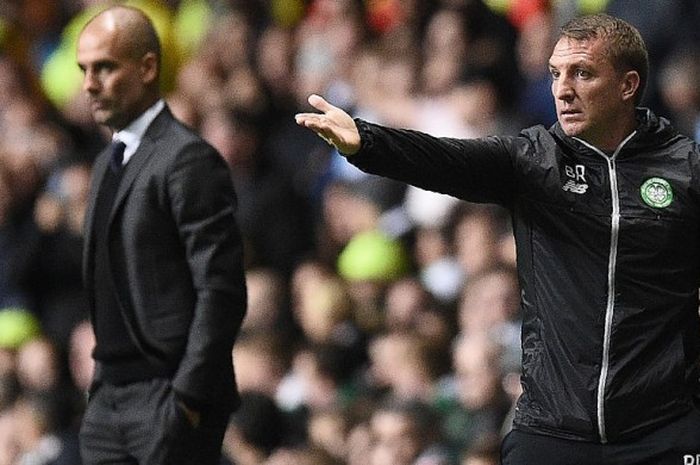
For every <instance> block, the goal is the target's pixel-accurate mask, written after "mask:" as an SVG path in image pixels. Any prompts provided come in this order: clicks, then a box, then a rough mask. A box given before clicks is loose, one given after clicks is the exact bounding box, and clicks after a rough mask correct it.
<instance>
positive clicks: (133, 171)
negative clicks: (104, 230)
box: [109, 106, 173, 224]
mask: <svg viewBox="0 0 700 465" xmlns="http://www.w3.org/2000/svg"><path fill="white" fill-rule="evenodd" d="M172 118H173V117H172V114H171V113H170V111H169V109H168V108H167V106H166V107H165V108H164V109H163V111H161V112H160V114H158V116H157V117H156V119H154V120H153V122H152V123H151V125H150V126H149V127H148V130H146V133H145V134H144V136H143V139H141V144H140V145H139V148H138V149H137V150H136V152H135V153H134V155H133V156H132V157H131V159H130V160H129V162H128V163H127V164H126V167H125V169H124V174H123V177H122V180H121V182H120V183H119V190H118V191H117V196H116V198H115V199H114V205H113V206H112V211H111V212H110V214H109V222H110V224H111V223H112V221H114V216H115V215H116V213H117V211H118V210H119V208H120V207H121V204H122V203H123V202H124V199H125V198H126V196H127V194H128V193H129V191H130V190H131V186H132V185H133V184H134V181H135V180H136V178H137V177H138V176H139V174H141V173H142V172H143V171H144V167H145V166H146V164H147V163H148V160H149V159H150V158H151V156H152V155H153V153H154V152H155V149H156V142H157V140H158V139H159V138H160V136H161V133H162V132H163V131H164V130H165V128H166V126H167V125H168V124H169V123H170V121H171V120H172Z"/></svg>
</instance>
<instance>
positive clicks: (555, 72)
mask: <svg viewBox="0 0 700 465" xmlns="http://www.w3.org/2000/svg"><path fill="white" fill-rule="evenodd" d="M549 74H551V75H552V79H558V78H559V74H560V73H559V71H557V70H555V69H550V70H549Z"/></svg>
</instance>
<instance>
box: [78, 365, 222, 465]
mask: <svg viewBox="0 0 700 465" xmlns="http://www.w3.org/2000/svg"><path fill="white" fill-rule="evenodd" d="M210 410H216V409H215V408H214V409H210ZM228 417H229V412H228V411H227V412H217V411H206V412H202V415H201V421H200V424H199V425H198V426H197V427H196V428H195V427H193V426H192V425H191V423H190V422H189V420H188V419H187V417H186V416H185V413H184V412H183V411H182V409H181V408H180V407H179V406H178V405H177V403H176V402H175V398H174V394H173V391H172V388H171V385H170V380H169V379H166V378H156V379H152V380H148V381H141V382H135V383H130V384H126V385H123V386H114V385H110V384H107V383H105V384H101V385H100V386H99V387H98V388H97V389H96V390H95V391H94V392H93V393H92V394H91V395H90V400H89V401H88V405H87V408H86V411H85V415H84V417H83V424H82V427H81V429H80V453H81V456H82V459H83V464H84V465H105V464H110V465H121V464H124V465H127V464H128V465H137V464H138V465H166V464H167V465H181V464H182V465H195V464H196V465H216V464H218V463H219V459H220V455H221V442H222V440H223V436H224V432H225V430H226V426H227V424H228Z"/></svg>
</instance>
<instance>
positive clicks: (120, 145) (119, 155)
mask: <svg viewBox="0 0 700 465" xmlns="http://www.w3.org/2000/svg"><path fill="white" fill-rule="evenodd" d="M125 148H126V144H125V143H124V142H122V141H120V140H117V141H114V142H112V143H111V144H110V146H109V152H110V160H109V167H110V168H111V169H112V171H113V172H115V173H118V172H119V171H120V170H121V169H122V162H123V161H124V149H125Z"/></svg>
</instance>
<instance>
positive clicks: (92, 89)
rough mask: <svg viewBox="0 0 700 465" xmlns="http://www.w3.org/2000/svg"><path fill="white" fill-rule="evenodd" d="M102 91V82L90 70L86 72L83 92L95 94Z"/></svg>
mask: <svg viewBox="0 0 700 465" xmlns="http://www.w3.org/2000/svg"><path fill="white" fill-rule="evenodd" d="M99 89H100V82H99V80H98V79H97V77H96V76H95V73H93V72H92V71H90V70H87V71H85V75H84V76H83V91H85V92H88V93H91V94H94V93H96V92H97V91H99Z"/></svg>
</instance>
